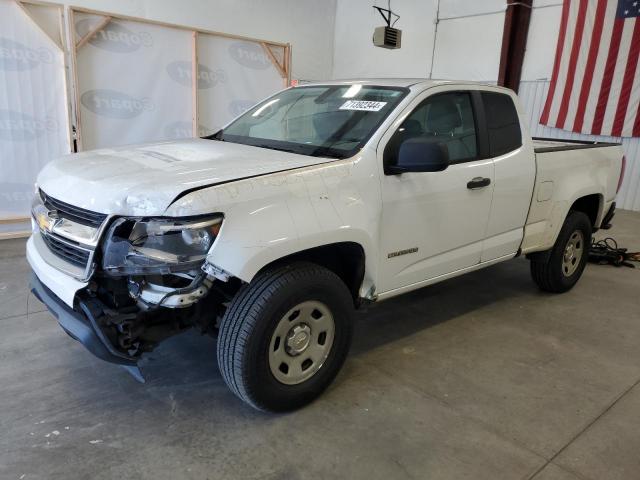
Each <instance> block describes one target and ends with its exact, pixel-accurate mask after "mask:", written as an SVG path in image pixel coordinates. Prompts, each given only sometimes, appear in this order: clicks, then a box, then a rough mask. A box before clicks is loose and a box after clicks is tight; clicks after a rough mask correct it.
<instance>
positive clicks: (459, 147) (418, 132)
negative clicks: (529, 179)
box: [378, 87, 494, 293]
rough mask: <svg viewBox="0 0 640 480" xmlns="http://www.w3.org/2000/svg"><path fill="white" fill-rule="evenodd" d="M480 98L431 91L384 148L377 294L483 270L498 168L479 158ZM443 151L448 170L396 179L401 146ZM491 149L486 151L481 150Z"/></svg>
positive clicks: (404, 118) (407, 112)
mask: <svg viewBox="0 0 640 480" xmlns="http://www.w3.org/2000/svg"><path fill="white" fill-rule="evenodd" d="M479 102H480V97H479V95H478V94H477V93H473V92H471V91H466V90H455V91H452V90H451V87H448V89H447V88H445V87H436V88H432V89H429V90H428V91H426V92H425V93H423V94H422V95H421V96H418V97H417V98H416V100H414V102H412V104H411V105H410V106H409V107H408V108H407V109H406V110H405V111H404V112H403V113H402V114H401V116H400V117H399V119H398V121H397V122H396V123H394V126H393V127H392V128H391V129H390V131H388V132H386V134H385V135H384V136H383V137H382V140H381V142H380V144H379V146H378V159H379V161H380V162H381V163H382V164H383V165H384V170H385V174H384V175H383V176H382V204H383V205H382V223H381V232H380V240H381V241H380V246H381V265H380V269H379V273H380V275H379V280H378V283H379V286H378V292H380V293H383V292H388V291H391V290H395V289H400V288H402V287H409V286H411V285H413V284H418V283H420V282H424V281H426V280H430V279H433V278H436V277H439V276H441V275H446V274H448V273H452V272H455V271H457V270H460V269H464V268H467V267H470V266H473V265H475V264H478V263H479V262H480V258H481V255H482V244H483V240H484V239H485V235H486V231H487V223H488V220H489V214H490V211H491V200H492V195H493V180H494V171H493V162H492V160H491V159H485V158H481V157H482V155H481V154H480V152H481V151H486V144H485V143H486V138H484V139H483V138H481V136H480V134H479V130H478V124H479V123H480V122H479V119H478V114H479V113H480V112H481V105H480V104H479ZM414 138H424V139H429V140H426V141H432V142H438V143H439V144H442V145H443V146H444V147H445V148H446V150H447V151H448V155H449V162H450V164H449V166H448V167H447V168H446V169H444V170H442V171H437V172H407V173H401V174H393V173H391V172H390V171H389V170H390V168H389V167H390V165H393V164H394V163H397V158H398V153H399V149H400V145H402V143H403V142H405V141H407V140H408V139H414ZM483 142H485V143H483Z"/></svg>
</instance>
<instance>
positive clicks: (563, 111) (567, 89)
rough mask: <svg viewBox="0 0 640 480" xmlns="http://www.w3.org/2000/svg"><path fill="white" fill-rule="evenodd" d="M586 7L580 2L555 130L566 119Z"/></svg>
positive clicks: (587, 2) (585, 4)
mask: <svg viewBox="0 0 640 480" xmlns="http://www.w3.org/2000/svg"><path fill="white" fill-rule="evenodd" d="M588 5H589V0H580V6H579V8H578V18H577V20H576V28H575V31H574V33H573V45H571V56H570V57H569V69H568V71H567V78H566V80H565V82H564V92H563V93H562V102H561V103H560V110H559V111H558V119H557V120H556V128H564V121H565V120H566V119H567V111H568V110H569V100H570V99H571V92H572V91H573V80H574V79H575V77H576V66H577V64H578V55H579V54H580V46H581V44H582V34H583V33H584V21H585V17H586V15H587V6H588Z"/></svg>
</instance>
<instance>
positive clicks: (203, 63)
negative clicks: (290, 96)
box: [198, 34, 286, 135]
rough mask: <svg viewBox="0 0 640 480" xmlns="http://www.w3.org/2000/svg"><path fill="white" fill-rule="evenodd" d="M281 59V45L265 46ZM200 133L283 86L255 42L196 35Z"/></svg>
mask: <svg viewBox="0 0 640 480" xmlns="http://www.w3.org/2000/svg"><path fill="white" fill-rule="evenodd" d="M267 48H270V49H271V52H272V53H273V54H274V56H275V57H276V59H277V60H278V61H279V62H280V63H282V61H283V58H284V48H282V47H278V48H275V47H267ZM198 63H199V74H198V77H199V78H198V106H199V108H198V110H199V128H198V130H199V134H200V135H206V134H209V133H213V132H215V131H217V130H218V129H219V128H220V127H222V126H223V125H225V124H226V123H228V122H229V121H230V120H232V119H234V118H235V117H237V116H238V115H240V114H241V113H243V112H244V111H245V110H247V109H248V108H249V107H251V106H253V105H255V104H256V103H257V102H259V101H260V100H263V99H264V98H266V97H268V96H270V95H272V94H273V93H275V92H277V91H278V90H281V89H283V88H284V87H285V83H286V81H285V79H283V78H282V76H281V75H280V73H279V72H278V70H277V69H276V67H275V65H274V64H273V62H272V61H271V60H270V58H269V56H268V54H267V52H266V51H265V49H264V47H262V45H260V44H259V43H257V42H249V41H244V40H237V39H233V38H226V37H219V36H214V35H208V34H199V35H198Z"/></svg>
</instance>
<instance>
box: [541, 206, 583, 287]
mask: <svg viewBox="0 0 640 480" xmlns="http://www.w3.org/2000/svg"><path fill="white" fill-rule="evenodd" d="M576 231H579V232H581V233H582V239H583V242H584V245H582V255H581V257H580V259H579V262H578V264H577V265H576V268H575V271H573V272H572V273H571V274H567V273H565V272H563V270H564V268H565V267H564V266H563V265H564V264H563V258H564V254H565V248H566V247H567V244H568V243H569V241H570V239H571V237H572V235H573V234H574V232H576ZM591 235H592V227H591V220H590V219H589V217H588V216H587V215H585V214H584V213H582V212H574V211H571V212H569V215H567V218H566V220H565V221H564V225H562V228H561V229H560V233H559V234H558V238H557V239H556V243H555V244H554V245H553V248H552V249H551V250H549V251H547V252H542V253H539V254H534V255H532V256H531V277H532V278H533V281H534V282H536V284H537V285H538V287H540V289H541V290H543V291H545V292H551V293H564V292H566V291H568V290H571V289H572V288H573V286H574V285H575V284H576V282H577V281H578V280H579V279H580V277H581V276H582V272H583V271H584V268H585V266H586V264H587V259H588V258H589V247H590V245H591Z"/></svg>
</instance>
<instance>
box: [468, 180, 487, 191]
mask: <svg viewBox="0 0 640 480" xmlns="http://www.w3.org/2000/svg"><path fill="white" fill-rule="evenodd" d="M489 185H491V179H490V178H486V177H475V178H473V179H472V180H471V181H469V182H467V188H468V189H469V190H476V189H478V188H484V187H488V186H489Z"/></svg>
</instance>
